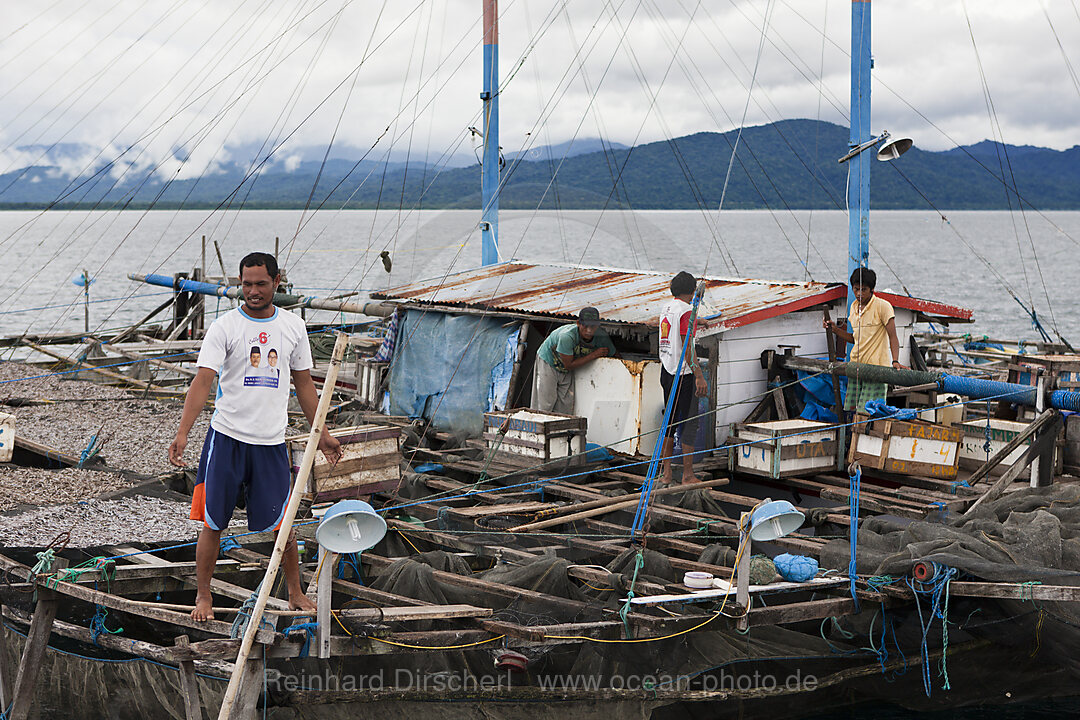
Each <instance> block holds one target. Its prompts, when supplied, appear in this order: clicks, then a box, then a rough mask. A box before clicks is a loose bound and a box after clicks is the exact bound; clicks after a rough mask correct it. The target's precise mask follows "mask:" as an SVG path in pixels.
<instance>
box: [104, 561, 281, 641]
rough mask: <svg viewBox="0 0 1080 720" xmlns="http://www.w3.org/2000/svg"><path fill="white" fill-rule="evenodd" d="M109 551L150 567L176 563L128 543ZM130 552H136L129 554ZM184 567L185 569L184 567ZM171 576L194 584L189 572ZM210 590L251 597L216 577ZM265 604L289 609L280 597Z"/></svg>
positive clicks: (168, 566)
mask: <svg viewBox="0 0 1080 720" xmlns="http://www.w3.org/2000/svg"><path fill="white" fill-rule="evenodd" d="M109 551H110V552H114V553H116V554H117V555H130V557H129V558H127V559H128V560H131V561H132V562H134V563H140V564H145V565H148V566H151V567H156V568H161V569H166V568H170V567H171V566H174V565H177V563H170V562H169V561H168V560H165V559H164V558H160V557H158V556H157V555H154V554H153V553H146V552H144V553H140V552H139V551H138V550H137V549H136V548H134V547H132V546H130V545H118V546H113V547H110V548H109ZM131 553H138V554H136V555H131ZM220 562H221V561H219V563H220ZM249 564H250V563H249ZM230 566H231V562H230ZM259 567H260V568H261V567H262V566H261V565H260V566H259ZM184 569H185V570H186V567H185V568H184ZM216 572H217V571H216V570H215V574H216ZM171 577H174V578H175V579H177V580H180V581H181V582H183V583H184V584H185V585H187V586H188V587H192V588H193V587H195V586H196V578H194V577H192V575H191V574H190V573H186V572H179V573H176V574H172V575H171ZM210 591H211V592H212V593H216V594H218V595H223V596H225V597H229V598H232V599H233V600H240V601H245V600H247V599H248V598H249V597H251V590H248V589H247V588H246V587H243V586H241V585H234V584H233V583H230V582H227V581H225V580H220V579H218V578H216V577H215V578H211V579H210ZM266 604H267V606H268V607H270V608H272V609H274V610H278V611H282V612H284V611H288V610H289V603H288V602H286V601H285V600H281V599H280V598H275V597H271V598H269V599H268V600H267V601H266ZM268 622H270V623H271V624H273V625H275V626H276V625H277V620H276V618H271V619H270V620H269V621H268Z"/></svg>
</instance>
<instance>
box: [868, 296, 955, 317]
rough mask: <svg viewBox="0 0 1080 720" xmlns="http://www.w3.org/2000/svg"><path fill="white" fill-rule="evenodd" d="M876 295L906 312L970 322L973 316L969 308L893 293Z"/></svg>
mask: <svg viewBox="0 0 1080 720" xmlns="http://www.w3.org/2000/svg"><path fill="white" fill-rule="evenodd" d="M874 294H875V295H880V296H881V298H882V299H883V300H887V301H888V302H889V304H890V305H892V306H893V307H894V308H896V307H898V308H904V309H905V310H917V311H918V312H921V313H925V314H927V315H934V316H935V317H944V318H953V319H956V320H970V319H971V317H972V315H973V313H972V311H971V310H970V309H968V308H962V307H957V306H956V305H947V304H946V303H941V302H936V301H934V300H923V299H922V298H913V297H908V296H907V295H893V294H892V293H887V292H875V293H874Z"/></svg>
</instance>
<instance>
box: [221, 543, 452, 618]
mask: <svg viewBox="0 0 1080 720" xmlns="http://www.w3.org/2000/svg"><path fill="white" fill-rule="evenodd" d="M225 554H226V555H228V556H229V557H232V558H235V559H237V560H240V561H242V562H261V563H262V565H263V567H265V566H266V563H267V562H269V558H267V557H266V556H265V555H260V554H259V553H257V552H255V551H254V550H248V549H247V548H234V549H232V550H227V551H226V552H225ZM300 579H301V581H308V582H311V581H313V580H314V579H315V571H314V570H307V569H305V568H304V567H303V566H301V569H300ZM334 589H335V590H337V591H338V592H342V593H345V594H346V595H348V596H350V597H354V598H359V599H361V600H367V601H369V602H372V603H376V604H381V605H434V604H435V603H430V602H427V601H425V600H416V599H414V598H410V597H405V596H404V595H395V594H394V593H388V592H385V591H383V590H375V589H374V588H369V587H367V586H364V585H358V584H357V583H354V582H349V581H348V580H340V579H338V578H334Z"/></svg>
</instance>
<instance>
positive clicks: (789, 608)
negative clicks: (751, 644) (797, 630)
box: [747, 597, 855, 627]
mask: <svg viewBox="0 0 1080 720" xmlns="http://www.w3.org/2000/svg"><path fill="white" fill-rule="evenodd" d="M854 614H855V601H854V600H853V599H852V598H851V597H841V598H827V599H818V600H807V601H806V602H797V603H790V604H788V605H772V606H770V607H761V608H752V609H751V610H750V612H749V614H748V616H747V620H748V621H749V625H750V627H760V626H762V625H785V624H787V623H794V622H802V621H804V620H821V619H823V618H827V617H841V616H843V615H854Z"/></svg>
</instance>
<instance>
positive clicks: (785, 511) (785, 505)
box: [750, 500, 806, 542]
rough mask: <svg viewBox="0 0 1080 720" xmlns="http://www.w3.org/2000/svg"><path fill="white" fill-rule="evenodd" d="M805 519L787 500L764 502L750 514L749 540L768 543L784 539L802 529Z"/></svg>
mask: <svg viewBox="0 0 1080 720" xmlns="http://www.w3.org/2000/svg"><path fill="white" fill-rule="evenodd" d="M805 519H806V516H804V515H803V514H802V513H801V512H799V511H798V510H796V509H795V506H794V505H792V504H791V503H789V502H788V501H787V500H771V501H768V502H765V503H763V504H762V505H761V507H759V508H758V509H757V510H754V512H753V513H751V514H750V539H751V540H755V541H757V542H768V541H769V540H775V539H777V538H781V537H784V536H785V535H787V534H788V533H792V532H795V531H796V530H798V529H799V528H800V527H802V524H803V521H804V520H805Z"/></svg>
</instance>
